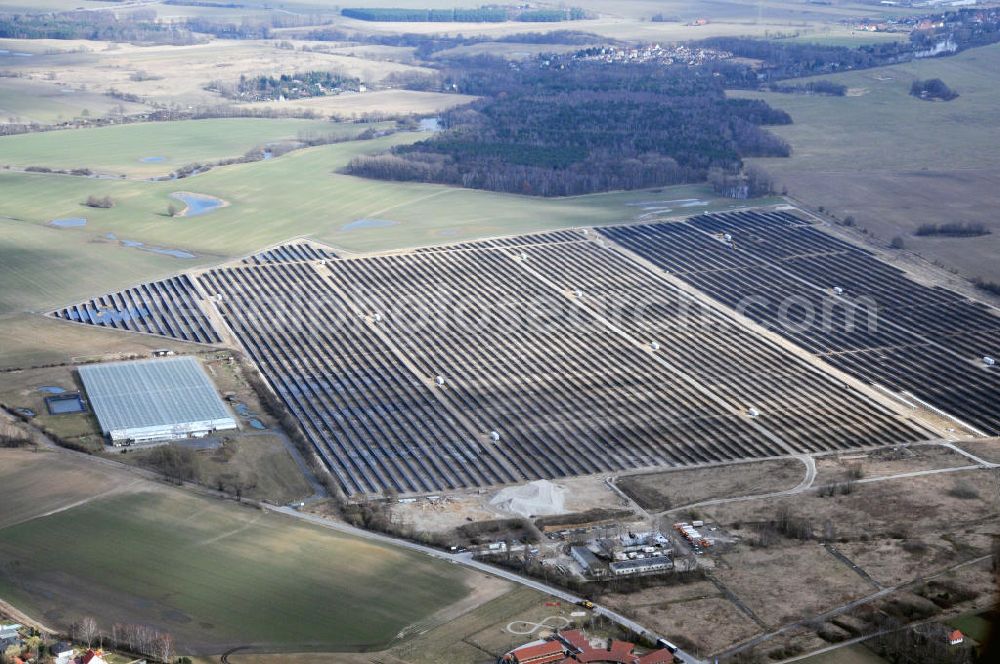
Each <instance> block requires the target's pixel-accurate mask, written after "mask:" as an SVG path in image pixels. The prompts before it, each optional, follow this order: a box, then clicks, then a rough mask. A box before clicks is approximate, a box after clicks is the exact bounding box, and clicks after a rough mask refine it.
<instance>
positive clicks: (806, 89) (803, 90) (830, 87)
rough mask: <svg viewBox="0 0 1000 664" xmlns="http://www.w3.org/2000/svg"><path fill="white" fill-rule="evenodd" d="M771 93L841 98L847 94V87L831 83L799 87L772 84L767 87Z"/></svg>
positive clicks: (817, 82)
mask: <svg viewBox="0 0 1000 664" xmlns="http://www.w3.org/2000/svg"><path fill="white" fill-rule="evenodd" d="M768 89H769V90H770V91H771V92H783V93H787V94H812V95H830V96H832V97H843V96H844V95H846V94H847V86H846V85H844V84H843V83H834V82H833V81H808V82H806V83H802V84H801V85H790V84H783V83H772V84H771V85H770V86H768Z"/></svg>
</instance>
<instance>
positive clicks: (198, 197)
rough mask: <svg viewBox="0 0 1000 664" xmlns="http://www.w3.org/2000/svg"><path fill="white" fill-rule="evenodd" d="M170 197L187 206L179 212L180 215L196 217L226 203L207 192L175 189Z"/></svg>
mask: <svg viewBox="0 0 1000 664" xmlns="http://www.w3.org/2000/svg"><path fill="white" fill-rule="evenodd" d="M170 198H174V199H176V200H178V201H180V202H182V203H184V205H186V206H187V207H186V208H184V211H183V212H181V214H180V216H182V217H197V216H198V215H200V214H208V213H209V212H212V211H213V210H217V209H218V208H220V207H224V206H225V205H227V203H226V202H225V201H224V200H222V199H221V198H216V197H215V196H209V195H207V194H192V193H191V192H189V191H175V192H174V193H172V194H170Z"/></svg>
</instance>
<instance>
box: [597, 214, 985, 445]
mask: <svg viewBox="0 0 1000 664" xmlns="http://www.w3.org/2000/svg"><path fill="white" fill-rule="evenodd" d="M601 233H602V234H603V235H604V236H606V237H608V238H609V239H611V240H614V241H615V242H618V243H619V244H621V245H622V246H625V247H627V248H628V249H630V250H632V251H635V252H636V253H638V254H639V255H641V256H643V257H644V258H646V259H648V260H650V261H652V262H653V263H655V264H656V265H657V266H659V267H660V268H662V269H664V270H665V271H667V272H669V273H670V274H673V275H675V276H676V277H678V278H679V279H682V280H684V281H686V282H687V283H689V284H691V285H693V286H695V287H697V288H698V289H699V290H701V291H704V292H705V293H707V294H708V295H710V296H711V297H712V298H714V299H716V300H718V301H719V302H722V303H724V304H726V305H727V306H729V307H733V308H736V309H739V310H740V311H741V312H742V313H743V314H745V315H746V316H748V317H749V318H751V319H752V320H754V321H756V322H758V323H760V324H762V325H764V326H766V327H768V328H770V329H771V330H773V331H775V332H777V333H778V334H781V335H782V336H784V337H786V338H787V339H790V340H791V341H794V342H795V343H796V344H798V345H800V346H802V347H803V348H805V349H807V350H808V351H810V352H811V353H813V354H815V355H817V356H819V357H821V358H822V359H823V360H824V361H826V362H827V363H829V364H831V365H832V366H834V367H837V368H839V369H842V370H843V371H846V372H847V373H849V374H852V375H854V376H856V377H858V378H860V379H862V380H864V381H867V382H872V383H876V384H879V385H881V386H883V387H886V388H889V389H891V390H893V391H897V392H903V393H909V394H910V395H912V396H914V397H916V398H917V399H919V400H922V401H924V402H925V403H929V404H931V405H933V406H934V407H936V408H938V409H941V410H942V411H944V412H946V413H947V414H949V415H951V416H953V417H955V418H957V419H958V420H960V421H961V422H963V423H966V424H967V425H968V426H971V427H972V428H974V429H976V430H978V431H979V432H981V433H984V434H988V435H998V434H1000V412H998V411H997V395H998V394H1000V372H998V370H997V368H996V367H993V366H988V365H987V364H986V362H985V361H984V359H983V358H985V357H993V358H995V357H997V356H998V355H1000V316H998V315H997V311H996V310H995V309H993V308H991V307H988V306H986V305H984V304H981V303H978V302H974V301H970V300H968V299H966V298H964V297H962V296H961V295H958V294H957V293H955V292H953V291H950V290H947V289H943V288H937V287H928V286H924V285H922V284H919V283H917V282H915V281H913V280H911V279H910V278H908V277H907V276H906V275H905V274H904V273H903V272H902V271H900V270H898V269H896V268H894V267H892V266H889V265H887V264H885V263H883V262H881V261H879V260H878V259H877V258H876V257H875V256H874V255H873V254H871V253H870V252H868V251H866V250H864V249H860V248H858V247H855V246H854V245H851V244H848V243H846V242H843V241H841V240H838V239H836V238H834V237H832V236H830V235H828V234H826V233H823V232H822V231H820V230H818V229H817V228H816V227H815V226H814V225H813V224H811V223H809V222H807V221H804V220H802V219H800V218H799V217H797V216H794V215H791V214H787V213H781V212H769V213H768V212H736V213H724V214H719V215H703V216H699V217H694V218H692V219H689V220H687V221H686V222H683V223H664V224H651V225H642V226H631V227H622V228H604V229H601Z"/></svg>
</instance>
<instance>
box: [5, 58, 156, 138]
mask: <svg viewBox="0 0 1000 664" xmlns="http://www.w3.org/2000/svg"><path fill="white" fill-rule="evenodd" d="M0 48H3V46H0ZM65 90H67V89H66V88H60V87H58V86H57V85H55V84H53V83H49V82H47V81H38V80H34V79H27V78H0V121H3V122H24V123H29V122H37V123H39V124H52V123H55V122H63V121H68V120H72V119H74V118H79V117H82V116H83V115H84V111H86V113H87V114H89V116H90V117H100V116H103V115H106V114H107V113H109V112H110V111H112V110H114V109H116V108H117V107H118V105H119V104H121V106H122V108H124V109H125V112H126V113H136V112H139V111H142V110H148V109H146V107H144V106H142V105H141V104H133V103H129V102H119V101H118V100H117V99H112V98H111V97H108V96H107V95H103V94H101V93H99V92H80V91H79V90H72V91H65Z"/></svg>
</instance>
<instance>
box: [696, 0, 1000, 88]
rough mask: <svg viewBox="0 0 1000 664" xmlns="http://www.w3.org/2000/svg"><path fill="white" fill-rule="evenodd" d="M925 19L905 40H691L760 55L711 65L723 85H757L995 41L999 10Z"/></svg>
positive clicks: (999, 25)
mask: <svg viewBox="0 0 1000 664" xmlns="http://www.w3.org/2000/svg"><path fill="white" fill-rule="evenodd" d="M927 22H928V23H932V24H934V25H937V26H939V27H934V28H931V29H926V30H925V29H920V30H914V31H913V32H912V33H911V34H910V39H909V41H905V42H902V41H901V42H886V43H882V44H869V45H866V46H861V47H858V48H848V47H846V46H827V45H822V44H809V43H798V42H789V41H782V40H761V39H752V38H749V37H712V38H710V39H704V40H702V41H699V42H695V43H694V44H693V45H694V46H702V47H706V48H714V49H718V50H722V51H729V52H730V53H732V54H733V55H735V56H737V57H740V58H750V59H753V60H760V61H761V64H760V66H759V67H751V66H749V65H747V64H745V63H741V62H733V61H720V62H717V63H715V65H714V66H715V69H716V71H717V72H718V73H720V74H721V75H722V76H723V77H724V78H725V80H726V85H727V86H729V87H739V88H757V87H759V86H760V85H761V84H762V83H767V82H769V81H778V80H782V79H786V78H799V77H802V76H814V75H816V74H830V73H834V72H838V71H846V70H854V69H868V68H870V67H880V66H884V65H891V64H897V63H900V62H909V61H911V60H914V59H917V58H922V57H932V56H947V55H951V54H954V53H957V52H960V51H963V50H965V49H967V48H973V47H976V46H985V45H988V44H993V43H996V42H998V41H1000V10H997V9H988V10H982V9H978V8H969V9H959V10H957V11H952V12H946V13H944V14H936V15H934V16H931V17H930V18H928V20H927ZM824 94H829V93H828V92H827V93H824Z"/></svg>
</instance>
